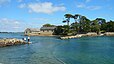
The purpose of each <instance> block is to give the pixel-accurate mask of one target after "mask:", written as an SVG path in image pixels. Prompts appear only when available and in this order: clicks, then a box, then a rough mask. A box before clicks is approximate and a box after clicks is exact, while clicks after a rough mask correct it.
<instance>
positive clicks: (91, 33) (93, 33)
mask: <svg viewBox="0 0 114 64" xmlns="http://www.w3.org/2000/svg"><path fill="white" fill-rule="evenodd" d="M84 36H114V32H106V33H103V34H99V35H98V34H97V33H95V32H90V33H87V34H77V35H74V36H63V37H60V39H71V38H80V37H84Z"/></svg>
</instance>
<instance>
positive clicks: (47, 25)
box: [43, 24, 55, 27]
mask: <svg viewBox="0 0 114 64" xmlns="http://www.w3.org/2000/svg"><path fill="white" fill-rule="evenodd" d="M54 26H55V25H51V24H44V25H43V27H54Z"/></svg>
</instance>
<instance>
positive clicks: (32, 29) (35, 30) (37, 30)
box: [25, 28, 40, 32]
mask: <svg viewBox="0 0 114 64" xmlns="http://www.w3.org/2000/svg"><path fill="white" fill-rule="evenodd" d="M27 30H30V31H33V32H39V31H40V29H38V28H27V29H26V30H25V31H27Z"/></svg>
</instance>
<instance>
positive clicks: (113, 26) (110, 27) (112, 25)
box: [106, 20, 114, 32]
mask: <svg viewBox="0 0 114 64" xmlns="http://www.w3.org/2000/svg"><path fill="white" fill-rule="evenodd" d="M106 31H107V32H114V21H112V20H110V21H109V22H107V27H106Z"/></svg>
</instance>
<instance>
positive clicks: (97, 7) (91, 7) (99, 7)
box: [87, 6, 101, 10]
mask: <svg viewBox="0 0 114 64" xmlns="http://www.w3.org/2000/svg"><path fill="white" fill-rule="evenodd" d="M87 9H89V10H98V9H101V6H88V7H87Z"/></svg>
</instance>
